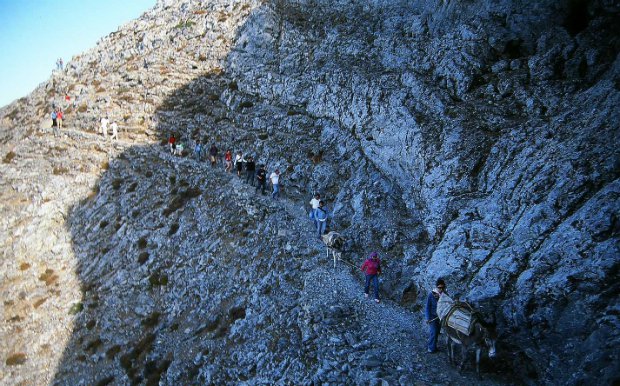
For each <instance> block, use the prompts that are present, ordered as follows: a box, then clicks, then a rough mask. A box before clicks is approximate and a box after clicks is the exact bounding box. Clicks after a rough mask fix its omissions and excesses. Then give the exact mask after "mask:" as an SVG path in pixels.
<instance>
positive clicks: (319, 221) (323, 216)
mask: <svg viewBox="0 0 620 386" xmlns="http://www.w3.org/2000/svg"><path fill="white" fill-rule="evenodd" d="M328 217H329V214H328V213H327V209H325V203H324V202H323V201H319V207H318V208H316V211H315V212H314V221H316V230H317V231H318V232H319V240H320V239H321V236H322V235H323V234H324V233H325V229H327V219H328Z"/></svg>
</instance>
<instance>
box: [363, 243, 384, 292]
mask: <svg viewBox="0 0 620 386" xmlns="http://www.w3.org/2000/svg"><path fill="white" fill-rule="evenodd" d="M362 272H364V274H366V282H365V284H364V296H365V297H368V292H369V290H370V283H371V282H372V286H373V290H374V295H375V302H377V303H379V302H380V300H379V274H380V273H381V260H380V259H379V255H378V254H377V252H372V253H371V254H370V256H369V257H368V259H366V261H364V264H362Z"/></svg>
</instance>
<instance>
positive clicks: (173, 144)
mask: <svg viewBox="0 0 620 386" xmlns="http://www.w3.org/2000/svg"><path fill="white" fill-rule="evenodd" d="M176 142H177V139H176V138H175V137H174V134H170V138H168V145H169V146H170V153H171V154H174V151H175V150H176V148H177V145H176Z"/></svg>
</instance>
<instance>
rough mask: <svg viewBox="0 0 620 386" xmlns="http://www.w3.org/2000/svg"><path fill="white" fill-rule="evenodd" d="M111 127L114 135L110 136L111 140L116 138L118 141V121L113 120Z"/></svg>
mask: <svg viewBox="0 0 620 386" xmlns="http://www.w3.org/2000/svg"><path fill="white" fill-rule="evenodd" d="M110 128H111V129H112V136H111V137H110V140H113V139H114V140H116V141H118V125H117V124H116V121H114V122H112V124H111V125H110Z"/></svg>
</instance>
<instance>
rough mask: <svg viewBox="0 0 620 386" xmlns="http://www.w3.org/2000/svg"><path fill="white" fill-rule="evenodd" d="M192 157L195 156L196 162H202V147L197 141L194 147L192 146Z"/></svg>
mask: <svg viewBox="0 0 620 386" xmlns="http://www.w3.org/2000/svg"><path fill="white" fill-rule="evenodd" d="M194 156H196V161H198V162H200V161H202V145H201V144H200V140H199V139H197V140H196V146H194Z"/></svg>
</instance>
